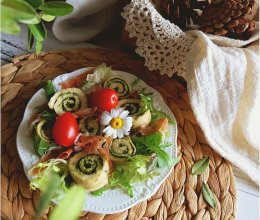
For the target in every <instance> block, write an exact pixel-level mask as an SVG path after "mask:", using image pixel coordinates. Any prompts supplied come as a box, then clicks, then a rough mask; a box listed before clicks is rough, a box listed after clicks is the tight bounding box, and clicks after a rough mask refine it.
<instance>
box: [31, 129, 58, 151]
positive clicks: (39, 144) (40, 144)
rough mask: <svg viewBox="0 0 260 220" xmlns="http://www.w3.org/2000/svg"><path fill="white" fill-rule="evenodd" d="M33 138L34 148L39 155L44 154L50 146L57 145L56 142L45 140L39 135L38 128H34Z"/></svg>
mask: <svg viewBox="0 0 260 220" xmlns="http://www.w3.org/2000/svg"><path fill="white" fill-rule="evenodd" d="M32 139H33V146H34V150H35V152H36V153H37V154H38V155H39V156H42V155H44V154H45V152H46V151H47V150H48V149H49V148H51V147H54V146H55V144H54V143H49V142H47V141H45V140H43V139H42V138H41V137H39V135H38V134H37V132H36V128H34V129H33V131H32Z"/></svg>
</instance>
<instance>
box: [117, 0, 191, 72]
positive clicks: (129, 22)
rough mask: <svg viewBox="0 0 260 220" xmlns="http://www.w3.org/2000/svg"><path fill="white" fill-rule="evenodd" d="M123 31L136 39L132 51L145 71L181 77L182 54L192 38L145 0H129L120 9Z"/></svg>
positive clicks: (186, 50) (183, 58)
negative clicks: (138, 57) (142, 60)
mask: <svg viewBox="0 0 260 220" xmlns="http://www.w3.org/2000/svg"><path fill="white" fill-rule="evenodd" d="M122 16H123V17H124V18H125V19H126V30H127V31H128V32H129V36H130V37H135V38H136V45H137V49H136V52H137V53H138V54H139V55H140V56H142V57H144V59H145V66H147V67H148V68H149V70H160V73H161V74H167V75H168V76H172V75H173V74H178V75H181V76H183V73H184V72H185V60H186V55H187V54H188V51H189V49H190V47H191V45H192V43H193V41H194V38H193V37H192V36H191V35H189V34H186V33H184V32H183V31H182V30H181V29H180V28H179V27H178V26H176V25H174V24H172V23H170V22H169V21H168V20H165V19H164V18H163V17H162V16H161V15H160V14H159V13H158V12H157V10H156V9H155V8H154V6H153V5H152V3H151V2H150V1H149V0H132V1H131V3H130V4H128V5H127V6H126V7H125V8H124V12H123V13H122Z"/></svg>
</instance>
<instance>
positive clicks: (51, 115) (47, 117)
mask: <svg viewBox="0 0 260 220" xmlns="http://www.w3.org/2000/svg"><path fill="white" fill-rule="evenodd" d="M39 116H40V118H42V119H45V120H47V121H54V120H55V119H56V117H57V114H56V113H55V112H54V111H52V112H51V111H43V112H41V113H40V114H39Z"/></svg>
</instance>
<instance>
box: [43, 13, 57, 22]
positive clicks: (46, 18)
mask: <svg viewBox="0 0 260 220" xmlns="http://www.w3.org/2000/svg"><path fill="white" fill-rule="evenodd" d="M40 17H41V19H42V20H44V21H47V22H50V21H53V20H54V19H55V18H56V17H55V16H53V15H48V14H44V13H40Z"/></svg>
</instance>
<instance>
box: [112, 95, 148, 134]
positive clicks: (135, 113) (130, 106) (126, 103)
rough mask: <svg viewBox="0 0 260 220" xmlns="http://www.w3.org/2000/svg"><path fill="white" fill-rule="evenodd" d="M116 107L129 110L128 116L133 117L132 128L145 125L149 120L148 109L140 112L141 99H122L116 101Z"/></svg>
mask: <svg viewBox="0 0 260 220" xmlns="http://www.w3.org/2000/svg"><path fill="white" fill-rule="evenodd" d="M117 107H118V108H119V107H120V108H123V109H125V110H127V111H129V116H132V117H133V125H132V129H137V128H140V127H142V126H146V125H148V124H149V123H150V122H151V118H152V116H151V112H150V110H149V109H146V110H145V109H144V111H141V112H140V110H141V108H142V101H141V100H139V99H122V100H120V101H119V102H118V105H117Z"/></svg>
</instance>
